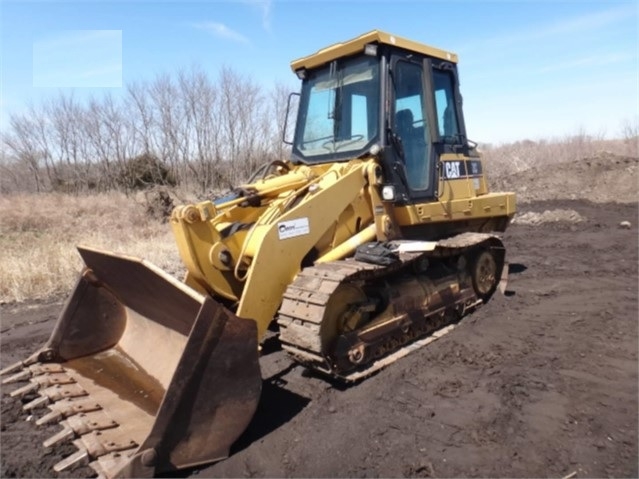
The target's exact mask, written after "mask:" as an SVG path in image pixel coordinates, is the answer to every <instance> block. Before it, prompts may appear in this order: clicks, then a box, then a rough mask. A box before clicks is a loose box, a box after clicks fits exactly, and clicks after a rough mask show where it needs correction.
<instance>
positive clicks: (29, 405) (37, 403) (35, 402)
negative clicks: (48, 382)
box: [22, 396, 49, 411]
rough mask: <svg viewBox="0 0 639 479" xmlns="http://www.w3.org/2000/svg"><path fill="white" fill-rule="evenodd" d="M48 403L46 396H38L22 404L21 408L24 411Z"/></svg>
mask: <svg viewBox="0 0 639 479" xmlns="http://www.w3.org/2000/svg"><path fill="white" fill-rule="evenodd" d="M47 404H49V398H48V397H46V396H40V397H39V398H35V399H34V400H33V401H31V402H29V403H27V404H25V405H24V406H22V409H23V410H25V411H32V410H34V409H37V408H39V407H44V406H46V405H47Z"/></svg>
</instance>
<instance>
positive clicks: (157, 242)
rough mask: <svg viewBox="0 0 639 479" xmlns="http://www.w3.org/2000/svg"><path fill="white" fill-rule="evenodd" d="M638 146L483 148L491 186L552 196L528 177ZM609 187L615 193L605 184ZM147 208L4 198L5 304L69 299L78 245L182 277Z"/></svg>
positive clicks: (84, 199) (0, 282)
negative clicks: (526, 188) (529, 189)
mask: <svg viewBox="0 0 639 479" xmlns="http://www.w3.org/2000/svg"><path fill="white" fill-rule="evenodd" d="M637 148H638V141H637V137H628V138H626V139H625V140H623V139H622V140H601V139H593V138H590V137H588V136H585V135H577V136H574V137H570V138H566V139H563V140H549V141H538V142H532V141H522V142H517V143H513V144H509V145H501V146H497V147H487V148H482V150H483V154H484V158H485V160H486V163H487V169H488V175H489V182H490V184H491V187H493V188H499V187H502V186H503V185H501V182H503V181H504V180H505V181H506V182H508V183H509V185H506V186H508V187H514V188H515V190H517V185H516V184H512V182H513V181H514V180H515V178H514V177H513V176H512V175H513V174H520V173H522V175H521V176H522V178H523V180H522V181H524V183H525V185H528V186H530V185H533V186H534V188H532V189H537V190H539V189H541V190H544V189H545V190H548V194H549V195H551V196H552V195H553V194H555V193H553V191H556V190H557V189H558V188H559V187H558V186H556V185H555V186H553V184H551V183H548V181H546V183H543V182H541V180H542V179H543V178H539V175H538V173H535V174H534V175H533V176H534V177H533V178H528V177H527V176H526V174H525V173H526V172H527V171H533V172H534V171H535V170H534V169H535V168H536V167H540V166H548V165H552V164H558V163H563V164H568V165H569V164H570V163H569V162H571V161H579V160H583V159H584V158H591V157H595V156H597V155H599V154H600V153H601V152H610V153H613V154H615V155H624V156H630V157H637ZM582 163H583V162H580V163H579V164H582ZM628 168H630V167H628ZM562 171H563V170H562ZM593 171H598V170H593ZM633 171H634V170H633ZM631 173H632V174H626V175H625V178H626V180H627V182H630V183H628V184H629V185H630V186H629V191H630V193H629V194H628V195H629V197H632V198H635V199H634V200H633V201H636V196H637V191H636V179H635V178H636V172H634V173H633V172H631ZM632 175H635V176H632ZM545 176H547V177H553V176H556V175H552V174H550V173H549V174H547V175H545ZM603 179H605V178H604V176H601V177H599V178H598V181H599V182H600V183H601V182H602V181H603ZM559 180H561V178H559ZM577 180H579V178H577ZM613 180H614V181H613ZM613 180H611V184H615V185H617V186H616V187H615V188H616V189H617V190H618V189H619V186H618V184H617V183H618V182H617V180H616V177H613ZM580 181H581V180H580ZM604 183H605V182H604ZM588 184H590V183H588ZM544 185H546V186H544ZM520 186H521V185H520ZM578 186H579V185H578ZM603 188H604V189H610V190H615V188H612V187H608V186H606V185H603ZM520 189H521V190H522V191H518V194H521V198H524V197H525V192H523V187H522V188H520ZM577 190H578V191H579V193H580V194H584V193H583V192H584V191H586V190H584V189H583V186H579V187H578V188H577ZM173 193H174V194H176V192H173ZM181 193H182V194H177V197H178V198H179V201H181V202H189V201H191V200H193V198H190V197H189V195H187V194H184V192H181ZM146 205H147V204H146V203H144V202H142V201H140V200H139V199H138V200H137V201H136V200H135V199H133V198H131V197H126V196H125V195H123V194H121V193H115V192H112V193H107V194H97V195H91V196H73V195H68V194H62V193H49V194H12V195H5V196H0V250H1V251H2V261H1V262H0V302H12V301H24V300H25V299H36V298H46V297H49V296H52V295H59V294H68V293H69V292H70V290H71V288H72V287H73V285H74V283H75V281H76V278H77V275H78V272H79V271H80V269H81V268H82V260H81V259H80V256H79V255H78V253H77V251H76V249H75V246H76V245H77V244H87V245H91V246H95V247H99V248H103V249H107V250H110V251H116V252H122V253H126V254H129V255H132V256H138V257H141V258H145V259H148V260H149V261H151V262H153V263H155V264H157V265H158V266H159V267H161V268H162V269H164V270H165V271H167V272H169V273H171V274H173V275H174V276H176V277H178V278H180V277H181V276H182V274H183V271H184V268H183V266H182V263H181V261H180V258H179V255H178V252H177V248H176V246H175V244H174V241H173V237H172V234H171V230H170V227H169V225H168V224H166V223H162V222H160V221H159V220H157V219H154V218H152V217H150V216H149V215H147V213H146Z"/></svg>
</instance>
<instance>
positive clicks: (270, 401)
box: [157, 364, 311, 478]
mask: <svg viewBox="0 0 639 479" xmlns="http://www.w3.org/2000/svg"><path fill="white" fill-rule="evenodd" d="M293 367H295V364H292V365H291V367H290V368H293ZM290 368H287V369H286V370H284V371H282V373H280V374H277V375H276V376H275V377H272V378H269V379H265V380H264V381H263V382H262V394H261V396H260V402H259V404H258V405H257V410H256V411H255V415H254V416H253V420H252V421H251V422H250V424H249V426H248V427H247V428H246V430H245V431H244V432H243V433H242V435H241V436H240V437H239V438H238V439H237V441H235V443H234V444H233V446H232V447H231V451H230V453H229V457H231V456H233V455H234V454H237V453H238V452H240V451H242V450H244V449H246V448H247V447H248V446H250V445H251V444H252V443H254V442H255V441H258V440H260V439H261V438H263V437H264V436H266V435H267V434H269V433H270V432H271V431H274V430H275V429H277V428H278V427H280V426H282V425H283V424H285V423H287V422H288V421H290V420H291V419H293V418H294V417H295V416H296V415H297V414H299V413H300V412H301V411H302V410H303V409H304V408H305V407H306V405H307V404H308V403H309V402H310V401H311V400H310V399H308V398H306V397H304V396H300V395H299V394H295V393H293V392H291V391H288V390H286V389H284V388H283V387H281V386H279V385H278V384H277V383H278V382H279V381H280V379H279V378H280V377H281V376H283V375H284V374H286V373H287V372H288V371H289V369H290ZM207 467H210V464H208V465H203V466H197V467H194V468H190V469H183V470H179V471H170V472H167V473H164V474H159V475H158V476H157V477H164V478H169V477H175V478H184V477H190V476H193V475H196V474H198V471H200V470H202V469H206V468H207Z"/></svg>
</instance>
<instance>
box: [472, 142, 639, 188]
mask: <svg viewBox="0 0 639 479" xmlns="http://www.w3.org/2000/svg"><path fill="white" fill-rule="evenodd" d="M480 151H481V153H482V156H483V158H484V159H485V161H486V164H487V166H488V168H489V171H490V176H491V177H495V178H501V177H504V176H508V175H511V174H513V173H519V172H522V171H525V170H528V169H530V168H535V167H540V166H541V167H543V166H550V165H554V164H557V163H569V162H576V161H581V160H583V159H584V158H593V157H597V156H601V155H602V154H614V155H620V156H629V157H634V158H636V157H637V156H639V137H638V136H631V135H630V134H629V135H628V136H627V137H626V138H623V139H615V140H606V139H602V138H596V137H592V136H589V135H587V134H585V133H579V134H576V135H572V136H568V137H565V138H554V139H548V140H541V141H531V140H523V141H517V142H515V143H508V144H505V145H499V146H491V145H482V146H480Z"/></svg>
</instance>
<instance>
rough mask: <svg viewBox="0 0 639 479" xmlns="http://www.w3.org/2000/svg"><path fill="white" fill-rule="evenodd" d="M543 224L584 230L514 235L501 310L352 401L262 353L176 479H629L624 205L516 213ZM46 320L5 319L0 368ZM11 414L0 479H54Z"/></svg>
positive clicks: (281, 358)
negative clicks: (246, 422) (202, 461)
mask: <svg viewBox="0 0 639 479" xmlns="http://www.w3.org/2000/svg"><path fill="white" fill-rule="evenodd" d="M545 211H550V212H555V213H556V212H557V211H568V212H573V211H574V212H576V213H577V214H578V215H579V217H581V218H585V219H586V221H581V222H567V221H540V222H539V223H535V224H526V223H525V222H524V223H519V224H517V223H515V224H514V225H512V226H511V228H510V229H509V230H508V231H507V232H506V234H505V243H506V245H507V247H508V261H509V262H510V265H511V267H510V272H511V274H510V282H509V285H508V291H507V294H506V295H505V296H502V295H500V294H498V295H495V296H494V297H493V298H492V299H491V300H490V301H489V303H488V304H486V305H485V306H483V307H482V308H480V309H479V310H478V311H477V312H475V313H473V314H472V315H470V316H468V317H466V318H465V319H463V320H462V321H461V322H460V323H459V324H458V326H457V327H456V328H455V329H453V331H452V332H450V333H449V334H447V335H445V336H444V337H442V338H440V339H439V340H437V341H435V342H434V343H432V344H431V345H429V346H428V347H427V348H424V349H421V350H419V351H416V352H415V353H413V354H411V355H409V356H407V357H406V358H404V359H402V360H401V361H399V362H397V363H395V364H393V365H392V366H390V367H388V368H387V369H384V370H383V371H381V372H380V373H379V374H377V375H375V376H373V377H371V378H369V379H367V380H365V381H363V382H362V383H360V384H358V385H355V386H353V387H348V388H344V387H340V386H338V385H336V384H332V383H330V382H328V381H326V380H324V379H322V378H319V377H315V376H309V375H308V374H307V373H306V372H305V370H304V369H303V368H301V367H300V366H296V365H294V364H293V363H291V361H290V360H289V359H288V358H287V356H286V355H285V354H284V352H283V351H281V350H280V349H278V348H277V347H272V346H273V343H274V341H273V340H267V343H268V346H269V347H265V348H264V350H263V355H262V357H261V360H260V365H261V368H262V376H263V378H264V385H263V394H262V397H261V401H260V406H259V409H258V412H257V414H256V416H255V418H254V420H253V421H252V423H251V425H250V426H249V428H248V429H247V430H246V432H245V434H244V435H243V436H242V437H241V438H240V439H239V441H238V442H237V443H236V444H235V446H234V448H233V454H232V456H231V457H230V458H228V459H227V460H224V461H221V462H219V463H217V464H214V465H212V466H208V467H203V468H199V469H194V470H190V471H185V472H183V473H180V474H179V475H180V477H188V476H195V477H255V476H257V477H403V476H404V477H549V476H553V477H564V476H567V475H573V477H577V478H580V477H637V475H638V474H639V470H638V467H637V455H638V449H637V429H638V427H637V424H638V389H637V388H638V385H637V379H638V364H637V351H638V336H637V333H638V332H637V326H638V324H637V308H638V301H637V300H638V298H637V296H638V293H637V274H638V257H637V233H638V231H637V226H636V222H635V221H633V222H632V225H631V227H630V228H628V229H623V228H618V225H619V223H620V222H621V221H623V220H626V219H632V218H636V217H637V214H638V210H637V205H636V204H633V205H629V204H614V205H610V204H603V205H595V204H592V203H587V202H583V201H581V202H574V201H552V202H542V203H531V204H529V205H522V211H521V213H522V217H524V218H526V217H527V216H526V215H527V214H528V213H529V212H532V213H535V214H539V215H540V216H541V217H543V216H544V213H543V212H545ZM539 212H542V213H539ZM560 216H561V215H560ZM569 216H570V213H569ZM58 309H59V305H54V306H50V307H47V306H46V305H44V306H43V305H39V307H38V308H34V309H25V308H24V307H20V308H16V307H14V306H12V305H5V306H3V309H2V310H1V312H2V337H1V340H2V349H1V354H0V362H1V363H2V366H6V365H7V364H8V363H10V362H12V361H15V360H17V359H19V358H24V357H25V356H26V355H27V353H28V352H30V351H33V350H35V349H36V347H37V346H38V345H39V344H42V343H43V342H44V341H45V339H46V337H47V334H48V333H49V331H50V330H51V328H52V326H53V323H54V318H55V315H56V311H57V310H58ZM19 405H20V404H19V401H16V400H13V399H10V398H7V397H5V398H4V399H3V400H2V417H1V424H2V430H1V432H0V434H1V440H2V450H1V456H0V459H1V466H2V469H1V471H0V472H1V474H0V475H1V476H2V477H16V476H21V477H51V476H52V475H53V472H52V471H51V469H50V465H51V464H52V463H54V462H56V460H59V459H61V458H62V455H63V454H65V453H66V454H68V452H69V451H68V450H59V449H55V450H50V451H45V450H44V449H42V448H39V447H38V446H39V442H40V441H41V440H42V435H45V436H46V435H49V431H46V433H43V432H42V430H41V429H39V428H37V427H36V426H35V425H34V424H32V423H26V422H25V421H24V420H23V417H24V416H21V415H19V414H14V411H15V409H16V408H17V407H19ZM21 417H22V418H21ZM86 474H87V472H86V469H78V470H75V471H71V472H69V473H68V475H69V476H72V477H86Z"/></svg>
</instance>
